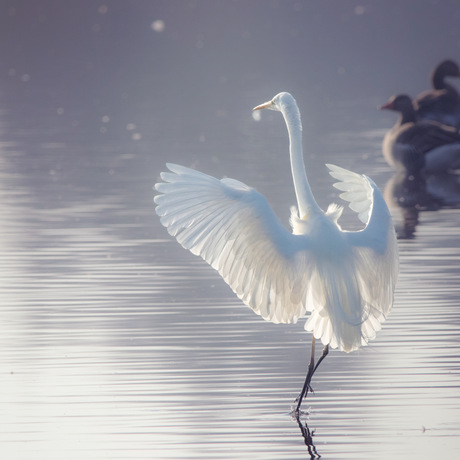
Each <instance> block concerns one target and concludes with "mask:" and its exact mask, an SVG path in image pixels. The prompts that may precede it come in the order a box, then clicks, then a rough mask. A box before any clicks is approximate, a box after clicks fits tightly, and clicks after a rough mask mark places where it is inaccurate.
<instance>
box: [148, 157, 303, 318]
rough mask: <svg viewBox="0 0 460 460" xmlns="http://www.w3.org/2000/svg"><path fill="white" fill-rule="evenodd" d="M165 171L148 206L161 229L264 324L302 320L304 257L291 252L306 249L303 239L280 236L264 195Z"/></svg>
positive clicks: (175, 168)
mask: <svg viewBox="0 0 460 460" xmlns="http://www.w3.org/2000/svg"><path fill="white" fill-rule="evenodd" d="M167 166H168V169H169V170H170V171H171V172H164V173H162V174H161V178H162V180H163V181H164V182H161V183H158V184H156V186H155V188H156V190H157V191H158V192H160V195H157V196H156V197H155V203H156V204H157V205H158V206H157V208H156V212H157V214H158V215H159V216H160V217H161V223H162V224H163V225H164V226H165V227H166V228H167V230H168V232H169V233H170V234H171V235H172V236H174V237H175V238H176V239H177V241H178V242H179V243H180V244H181V245H182V246H183V247H184V248H186V249H189V250H190V251H191V252H192V253H193V254H196V255H199V256H201V257H202V258H203V259H204V260H206V262H208V263H209V264H210V265H211V266H212V267H213V268H215V269H216V270H217V271H218V272H219V273H220V275H221V276H222V277H223V279H224V280H225V281H226V282H227V283H228V285H229V286H230V287H231V288H232V289H233V291H234V292H235V293H236V294H237V295H238V297H239V298H240V299H241V300H242V301H243V302H244V303H245V304H246V305H248V306H250V307H251V308H252V309H253V310H254V311H255V312H256V313H257V314H259V315H261V316H262V317H263V318H264V319H266V320H268V321H271V322H274V323H290V322H295V321H297V319H298V318H299V317H301V316H303V315H304V314H305V312H306V306H305V303H306V297H307V295H306V292H307V289H308V282H304V279H305V277H306V276H308V273H306V269H305V268H306V267H305V260H306V258H305V257H300V258H296V254H297V253H298V252H300V251H304V250H308V238H307V237H306V236H296V235H292V234H291V233H290V232H288V231H287V230H286V229H285V228H284V227H283V226H282V225H281V223H280V222H279V220H278V219H277V218H276V216H275V215H274V213H273V211H272V210H271V208H270V206H269V205H268V203H267V201H266V200H265V198H264V197H263V196H262V195H261V194H260V193H258V192H257V191H256V190H254V189H252V188H250V187H248V186H247V185H245V184H243V183H242V182H239V181H237V180H234V179H222V180H218V179H216V178H214V177H212V176H209V175H207V174H203V173H201V172H198V171H195V170H193V169H189V168H186V167H184V166H179V165H173V164H168V165H167ZM297 259H299V260H301V261H302V262H299V263H300V264H301V265H302V266H301V267H299V266H298V264H297V262H296V261H297ZM307 271H308V270H307Z"/></svg>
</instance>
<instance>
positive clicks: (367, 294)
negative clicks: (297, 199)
mask: <svg viewBox="0 0 460 460" xmlns="http://www.w3.org/2000/svg"><path fill="white" fill-rule="evenodd" d="M326 166H327V167H328V168H329V170H330V175H331V176H332V177H334V178H335V179H338V180H339V182H337V183H335V184H334V187H335V188H337V189H339V190H341V191H342V192H343V193H341V194H340V197H341V198H342V199H343V200H345V201H348V202H349V207H350V209H352V210H353V211H356V212H357V213H358V217H359V219H360V220H361V222H363V223H364V224H365V228H363V229H362V230H360V231H357V232H345V237H346V238H347V239H348V241H349V242H350V244H351V245H352V246H353V252H354V259H355V264H356V273H357V275H358V280H359V284H360V290H361V295H362V297H363V299H364V300H365V302H366V304H367V307H366V308H367V310H368V311H367V312H366V314H367V320H366V321H364V323H363V326H362V329H363V333H364V334H366V335H367V336H368V337H369V338H370V339H371V338H373V337H374V336H375V331H377V330H378V329H380V323H381V322H383V321H384V320H385V317H386V316H387V315H388V313H389V312H390V310H391V307H392V305H393V295H394V289H395V285H396V280H397V278H398V272H399V260H398V246H397V241H396V234H395V229H394V225H393V221H392V219H391V215H390V212H389V211H388V207H387V205H386V203H385V200H384V199H383V196H382V194H381V193H380V190H379V189H378V187H377V186H376V185H375V183H374V182H373V181H372V180H371V179H370V178H368V177H367V176H364V175H360V174H356V173H354V172H351V171H348V170H346V169H343V168H340V167H339V166H335V165H326Z"/></svg>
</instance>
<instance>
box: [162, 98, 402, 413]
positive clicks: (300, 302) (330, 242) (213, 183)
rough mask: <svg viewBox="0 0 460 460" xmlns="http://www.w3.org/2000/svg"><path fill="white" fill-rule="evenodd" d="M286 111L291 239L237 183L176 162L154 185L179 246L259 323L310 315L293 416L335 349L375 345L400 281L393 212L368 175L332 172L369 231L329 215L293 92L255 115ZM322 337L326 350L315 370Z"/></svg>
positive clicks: (257, 197) (334, 209)
mask: <svg viewBox="0 0 460 460" xmlns="http://www.w3.org/2000/svg"><path fill="white" fill-rule="evenodd" d="M260 109H271V110H278V111H280V112H281V113H282V115H283V117H284V119H285V121H286V125H287V129H288V132H289V142H290V158H291V167H292V175H293V180H294V188H295V193H296V196H297V204H298V209H297V208H295V207H292V208H291V220H290V222H291V225H292V230H293V231H292V233H290V232H289V231H288V230H287V229H286V228H285V227H284V226H283V225H282V224H281V223H280V221H279V220H278V218H277V217H276V216H275V214H274V213H273V211H272V209H271V208H270V206H269V204H268V203H267V201H266V199H265V198H264V197H263V196H262V195H261V194H260V193H258V192H257V191H256V190H254V189H253V188H251V187H248V186H247V185H246V184H244V183H242V182H239V181H238V180H235V179H222V180H219V179H216V178H214V177H212V176H208V175H207V174H204V173H202V172H198V171H195V170H193V169H189V168H186V167H184V166H178V165H175V164H168V165H167V167H168V169H169V171H170V172H163V173H162V174H161V178H162V180H163V182H160V183H158V184H156V185H155V188H156V190H157V191H158V192H160V194H159V195H157V196H156V197H155V202H156V204H157V205H158V206H157V207H156V213H157V214H158V215H159V216H160V217H161V223H162V224H163V225H164V226H165V227H166V228H167V230H168V232H169V233H170V234H171V235H172V236H174V237H176V239H177V241H178V242H179V243H180V244H181V245H182V246H183V247H184V248H186V249H189V250H190V251H191V252H192V253H193V254H196V255H199V256H201V257H202V258H203V259H204V260H205V261H206V262H208V263H209V264H210V265H211V266H212V267H213V268H215V269H216V270H217V271H218V272H219V273H220V275H221V276H222V278H223V279H224V280H225V281H226V282H227V283H228V285H229V286H230V287H231V288H232V289H233V291H234V292H235V293H236V295H237V296H238V297H239V298H240V299H241V300H242V301H243V302H244V303H245V304H246V305H248V306H249V307H251V308H252V309H253V310H254V311H255V312H256V313H257V314H258V315H260V316H262V318H264V319H265V320H267V321H271V322H273V323H295V322H296V321H297V320H298V319H299V318H301V317H303V316H304V315H305V314H306V313H307V312H310V316H309V318H308V320H307V322H306V324H305V329H306V330H307V331H311V332H313V339H312V350H311V358H310V363H309V367H308V373H307V377H306V379H305V383H304V386H303V388H302V391H301V393H300V394H299V397H298V398H297V399H296V403H297V406H296V409H295V413H296V414H297V415H298V414H299V411H300V406H301V404H302V400H303V398H304V397H305V396H306V395H307V394H308V391H309V389H310V390H311V387H310V381H311V378H312V376H313V374H314V372H315V371H316V369H317V368H318V365H319V364H320V362H321V361H322V360H323V359H324V357H325V356H326V355H327V353H328V350H329V346H330V347H332V348H338V349H339V350H342V351H345V352H351V351H354V350H356V349H358V348H359V347H360V346H361V345H366V344H367V342H368V341H369V340H371V339H373V338H374V337H375V335H376V331H378V330H379V329H380V328H381V323H382V322H383V321H384V320H385V318H386V316H387V315H388V313H389V312H390V310H391V307H392V304H393V294H394V289H395V284H396V279H397V276H398V266H399V265H398V250H397V243H396V236H395V231H394V227H393V223H392V220H391V216H390V213H389V211H388V208H387V206H386V204H385V201H384V199H383V197H382V194H381V193H380V191H379V189H378V188H377V186H376V185H375V184H374V182H373V181H372V180H371V179H369V178H368V177H366V176H364V175H359V174H356V173H354V172H351V171H347V170H346V169H343V168H340V167H338V166H333V165H327V167H328V168H329V170H330V174H331V176H332V177H334V178H335V179H338V180H339V182H338V183H336V184H334V186H335V187H336V188H337V189H339V190H341V191H343V192H344V193H342V194H341V197H342V198H343V199H344V200H346V201H348V202H349V206H350V208H351V209H352V210H354V211H356V212H357V213H358V215H359V219H360V220H361V221H362V222H363V224H365V227H364V228H363V229H362V230H360V231H350V232H349V231H344V230H342V229H341V227H340V225H339V224H338V222H337V220H338V219H339V217H340V215H341V213H342V208H341V207H339V206H337V205H335V204H332V205H330V206H329V208H328V210H327V211H326V212H324V211H323V210H322V209H321V208H320V207H319V206H318V204H317V203H316V201H315V199H314V197H313V194H312V191H311V189H310V185H309V183H308V179H307V175H306V172H305V165H304V160H303V152H302V124H301V119H300V113H299V109H298V107H297V104H296V102H295V100H294V98H293V97H292V96H291V95H290V94H289V93H285V92H283V93H279V94H277V95H276V96H275V97H274V98H273V99H272V100H271V101H269V102H266V103H264V104H261V105H259V106H257V107H255V108H254V109H253V110H260ZM315 339H321V342H322V343H323V344H324V345H325V347H324V350H323V353H322V355H321V357H320V358H319V360H318V362H317V363H316V364H315Z"/></svg>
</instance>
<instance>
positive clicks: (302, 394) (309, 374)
mask: <svg viewBox="0 0 460 460" xmlns="http://www.w3.org/2000/svg"><path fill="white" fill-rule="evenodd" d="M315 344H316V340H315V337H313V339H312V342H311V356H310V364H309V365H308V372H307V377H306V378H305V383H304V384H303V388H302V391H301V392H300V394H299V396H298V398H297V399H296V400H295V402H296V403H297V407H296V409H295V412H296V414H298V413H299V411H300V406H301V405H302V400H303V398H306V396H307V394H308V390H310V391H313V390H312V388H311V385H310V383H311V379H312V378H313V374H314V373H315V372H316V369H318V367H319V365H320V364H321V362H322V361H323V359H324V358H325V357H326V356H327V355H328V353H329V345H326V346H325V347H324V348H323V352H322V353H321V356H320V358H319V359H318V362H317V363H316V365H315Z"/></svg>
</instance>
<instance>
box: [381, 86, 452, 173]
mask: <svg viewBox="0 0 460 460" xmlns="http://www.w3.org/2000/svg"><path fill="white" fill-rule="evenodd" d="M381 108H382V109H386V110H393V111H396V112H399V114H400V118H399V120H398V121H397V123H396V124H395V125H394V126H393V128H392V129H390V130H389V131H388V132H387V134H386V135H385V137H384V139H383V144H382V152H383V156H384V158H385V160H386V161H387V163H388V164H389V165H390V166H392V167H393V168H394V169H396V170H405V171H408V172H418V171H421V170H423V171H425V172H426V173H429V174H433V173H439V172H447V171H453V170H457V169H459V168H460V133H459V132H458V130H457V129H456V128H454V127H452V126H447V125H444V124H442V123H439V122H435V121H430V120H419V119H417V115H416V112H415V109H414V106H413V104H412V100H411V98H410V97H409V96H407V95H404V94H402V95H397V96H393V97H392V98H391V99H390V100H389V101H388V102H387V103H386V104H384V105H383V106H382V107H381Z"/></svg>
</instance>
